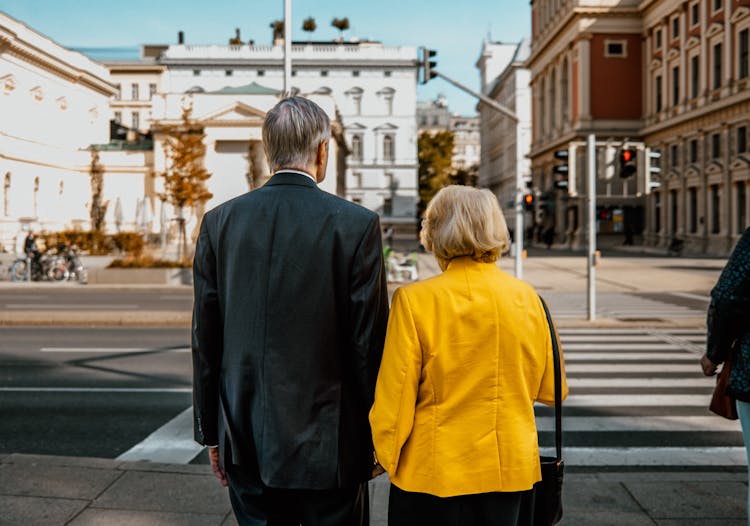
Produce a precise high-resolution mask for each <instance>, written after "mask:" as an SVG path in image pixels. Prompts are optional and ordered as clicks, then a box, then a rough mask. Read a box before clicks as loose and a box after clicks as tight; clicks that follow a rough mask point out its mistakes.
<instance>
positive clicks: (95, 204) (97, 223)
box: [89, 150, 109, 232]
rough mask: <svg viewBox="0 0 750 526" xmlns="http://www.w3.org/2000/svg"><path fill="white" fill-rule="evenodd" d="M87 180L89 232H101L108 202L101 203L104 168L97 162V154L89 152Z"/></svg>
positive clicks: (93, 151)
mask: <svg viewBox="0 0 750 526" xmlns="http://www.w3.org/2000/svg"><path fill="white" fill-rule="evenodd" d="M89 178H90V179H91V208H90V210H89V216H90V218H91V230H92V231H93V232H102V231H103V230H104V216H106V215H107V206H108V205H109V202H106V203H105V202H102V197H103V194H104V168H102V165H101V163H100V162H99V152H98V151H96V150H91V165H90V167H89Z"/></svg>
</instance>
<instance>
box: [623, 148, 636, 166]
mask: <svg viewBox="0 0 750 526" xmlns="http://www.w3.org/2000/svg"><path fill="white" fill-rule="evenodd" d="M634 156H635V152H633V150H623V151H622V162H624V163H629V162H630V161H632V160H633V157H634Z"/></svg>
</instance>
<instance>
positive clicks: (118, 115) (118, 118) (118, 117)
mask: <svg viewBox="0 0 750 526" xmlns="http://www.w3.org/2000/svg"><path fill="white" fill-rule="evenodd" d="M113 120H114V121H115V122H116V123H117V124H120V123H121V122H122V112H121V111H116V112H115V117H114V119H113Z"/></svg>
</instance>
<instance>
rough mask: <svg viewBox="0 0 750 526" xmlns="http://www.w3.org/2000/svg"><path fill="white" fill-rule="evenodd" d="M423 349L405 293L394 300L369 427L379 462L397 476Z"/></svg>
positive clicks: (411, 420) (410, 422)
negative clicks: (396, 472)
mask: <svg viewBox="0 0 750 526" xmlns="http://www.w3.org/2000/svg"><path fill="white" fill-rule="evenodd" d="M421 374H422V348H421V346H420V343H419V336H418V334H417V328H416V325H415V323H414V318H413V316H412V313H411V309H410V305H409V301H408V299H407V296H406V294H405V293H404V292H403V289H399V290H397V291H396V293H395V294H394V296H393V305H392V307H391V315H390V318H389V320H388V332H387V335H386V340H385V350H384V352H383V361H382V363H381V364H380V373H379V374H378V382H377V387H376V389H375V404H374V405H373V406H372V409H371V410H370V427H371V428H372V439H373V444H374V445H375V453H376V454H377V457H378V461H379V462H380V464H381V465H382V466H383V467H384V468H385V469H386V471H388V473H391V474H393V473H395V471H396V469H397V467H398V462H399V458H400V456H401V449H402V448H403V446H404V444H405V443H406V440H407V439H408V438H409V435H410V434H411V431H412V427H413V425H414V414H415V412H416V405H417V394H418V391H419V379H420V376H421Z"/></svg>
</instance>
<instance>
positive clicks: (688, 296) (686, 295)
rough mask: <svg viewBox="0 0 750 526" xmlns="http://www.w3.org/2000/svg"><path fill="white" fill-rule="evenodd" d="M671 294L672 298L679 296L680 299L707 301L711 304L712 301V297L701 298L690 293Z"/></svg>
mask: <svg viewBox="0 0 750 526" xmlns="http://www.w3.org/2000/svg"><path fill="white" fill-rule="evenodd" d="M669 294H670V295H672V296H677V297H679V298H688V299H691V300H699V301H705V302H706V303H709V302H710V301H711V296H701V295H699V294H690V293H689V292H670V293H669Z"/></svg>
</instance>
